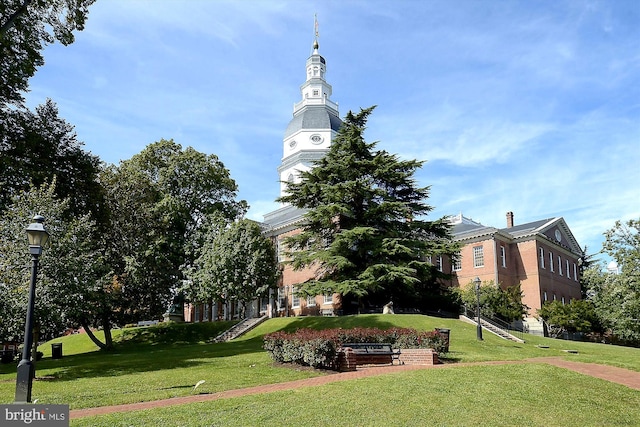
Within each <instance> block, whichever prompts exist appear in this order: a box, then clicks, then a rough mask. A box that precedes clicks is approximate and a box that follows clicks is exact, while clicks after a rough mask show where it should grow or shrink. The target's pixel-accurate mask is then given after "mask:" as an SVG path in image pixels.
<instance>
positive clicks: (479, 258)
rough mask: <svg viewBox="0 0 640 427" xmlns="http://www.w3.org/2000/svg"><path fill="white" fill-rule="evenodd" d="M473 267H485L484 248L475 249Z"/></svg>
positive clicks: (475, 247)
mask: <svg viewBox="0 0 640 427" xmlns="http://www.w3.org/2000/svg"><path fill="white" fill-rule="evenodd" d="M473 266H474V267H475V268H478V267H484V252H483V249H482V246H474V247H473Z"/></svg>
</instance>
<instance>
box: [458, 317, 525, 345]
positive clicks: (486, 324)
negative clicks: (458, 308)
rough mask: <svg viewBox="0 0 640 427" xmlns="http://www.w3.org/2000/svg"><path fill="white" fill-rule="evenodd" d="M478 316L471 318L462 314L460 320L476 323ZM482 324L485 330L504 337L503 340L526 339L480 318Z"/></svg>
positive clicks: (520, 341)
mask: <svg viewBox="0 0 640 427" xmlns="http://www.w3.org/2000/svg"><path fill="white" fill-rule="evenodd" d="M477 319H478V318H477V317H473V318H469V317H467V316H464V315H461V316H460V320H463V321H466V322H467V323H473V324H474V325H477V324H478V320H477ZM480 325H481V326H482V329H483V330H485V331H489V332H491V333H492V334H494V335H497V336H499V337H500V338H502V339H503V340H509V341H514V342H518V343H524V340H522V339H520V338H518V337H516V336H514V335H511V334H510V333H509V332H508V331H506V330H504V329H502V328H500V327H498V326H497V325H494V324H493V323H491V322H489V321H487V320H485V319H482V318H480Z"/></svg>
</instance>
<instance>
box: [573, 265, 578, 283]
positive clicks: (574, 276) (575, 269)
mask: <svg viewBox="0 0 640 427" xmlns="http://www.w3.org/2000/svg"><path fill="white" fill-rule="evenodd" d="M573 280H575V281H577V280H578V269H577V268H576V263H575V262H574V263H573Z"/></svg>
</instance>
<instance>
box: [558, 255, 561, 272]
mask: <svg viewBox="0 0 640 427" xmlns="http://www.w3.org/2000/svg"><path fill="white" fill-rule="evenodd" d="M558 274H559V275H561V276H562V257H560V255H558Z"/></svg>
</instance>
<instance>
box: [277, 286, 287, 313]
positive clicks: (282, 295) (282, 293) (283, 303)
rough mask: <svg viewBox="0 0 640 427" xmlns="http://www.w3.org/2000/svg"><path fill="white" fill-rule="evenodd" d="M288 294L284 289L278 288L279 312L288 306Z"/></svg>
mask: <svg viewBox="0 0 640 427" xmlns="http://www.w3.org/2000/svg"><path fill="white" fill-rule="evenodd" d="M286 298H287V293H286V292H285V289H284V288H278V310H280V311H282V310H284V309H285V306H286V303H287V301H286Z"/></svg>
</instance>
